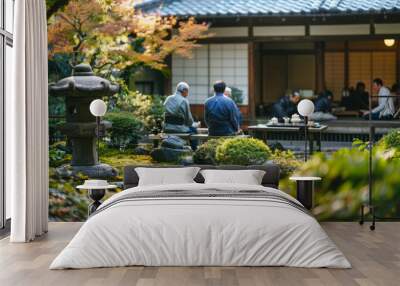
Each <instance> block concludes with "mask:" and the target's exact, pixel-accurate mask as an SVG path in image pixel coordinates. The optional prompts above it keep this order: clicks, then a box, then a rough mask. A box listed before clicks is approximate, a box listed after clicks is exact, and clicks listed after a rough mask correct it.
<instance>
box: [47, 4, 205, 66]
mask: <svg viewBox="0 0 400 286" xmlns="http://www.w3.org/2000/svg"><path fill="white" fill-rule="evenodd" d="M135 2H136V1H132V0H113V1H109V0H70V1H69V2H68V4H67V5H66V6H65V7H64V8H63V9H62V10H60V11H58V12H56V13H55V14H54V15H53V16H52V17H51V18H50V19H49V25H48V41H49V56H50V58H52V57H54V56H55V55H56V54H68V55H70V56H71V65H76V64H78V63H80V62H87V63H90V64H91V65H92V67H93V68H94V69H95V70H96V71H97V72H106V71H107V72H110V71H111V70H112V69H117V70H123V69H125V68H127V67H132V66H135V65H146V66H149V67H151V68H154V69H159V70H162V69H163V68H165V67H166V66H165V63H164V61H165V59H166V57H167V56H169V55H170V54H172V53H175V54H179V55H181V56H186V57H190V56H191V52H192V50H193V49H194V48H196V47H198V46H199V45H198V43H197V40H199V39H203V38H206V37H208V36H210V34H209V33H208V25H207V24H206V23H196V21H195V20H194V19H193V18H189V19H187V20H185V21H178V20H177V19H176V18H175V17H161V16H160V15H157V14H152V15H145V14H142V13H140V12H138V11H135V10H134V4H135Z"/></svg>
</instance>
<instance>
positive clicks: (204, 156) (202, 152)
mask: <svg viewBox="0 0 400 286" xmlns="http://www.w3.org/2000/svg"><path fill="white" fill-rule="evenodd" d="M225 140H226V139H224V138H221V139H210V140H208V141H207V142H205V143H203V144H201V145H200V146H199V147H198V148H197V150H196V152H195V153H194V155H193V161H194V162H195V163H196V164H206V165H216V164H217V159H216V158H215V155H216V151H217V147H218V146H219V145H221V144H222V143H223V142H224V141H225Z"/></svg>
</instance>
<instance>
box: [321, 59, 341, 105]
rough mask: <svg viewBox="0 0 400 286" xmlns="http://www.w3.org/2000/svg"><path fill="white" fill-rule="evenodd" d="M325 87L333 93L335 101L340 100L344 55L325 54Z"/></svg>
mask: <svg viewBox="0 0 400 286" xmlns="http://www.w3.org/2000/svg"><path fill="white" fill-rule="evenodd" d="M325 85H326V88H327V89H329V90H330V91H332V92H333V95H334V98H335V100H340V99H341V93H342V89H343V87H344V53H343V52H327V53H325Z"/></svg>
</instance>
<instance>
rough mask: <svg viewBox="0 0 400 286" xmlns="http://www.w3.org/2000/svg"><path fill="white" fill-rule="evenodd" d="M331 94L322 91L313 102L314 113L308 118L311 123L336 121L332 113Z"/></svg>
mask: <svg viewBox="0 0 400 286" xmlns="http://www.w3.org/2000/svg"><path fill="white" fill-rule="evenodd" d="M332 100H333V93H332V92H330V91H329V90H325V91H323V92H322V93H321V94H320V95H319V96H318V98H317V100H316V101H315V104H314V106H315V108H314V113H313V114H311V115H310V116H309V119H310V120H313V121H329V120H335V119H337V117H336V116H334V115H333V114H332V113H331V112H332Z"/></svg>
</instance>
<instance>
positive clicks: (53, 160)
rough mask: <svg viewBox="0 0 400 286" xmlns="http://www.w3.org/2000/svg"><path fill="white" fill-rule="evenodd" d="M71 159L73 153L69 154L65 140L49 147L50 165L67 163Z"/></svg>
mask: <svg viewBox="0 0 400 286" xmlns="http://www.w3.org/2000/svg"><path fill="white" fill-rule="evenodd" d="M70 161H71V154H69V152H68V149H67V147H66V146H65V142H63V141H60V142H57V143H55V144H53V145H51V146H50V147H49V165H50V167H57V166H61V165H63V164H67V163H69V162H70Z"/></svg>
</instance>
